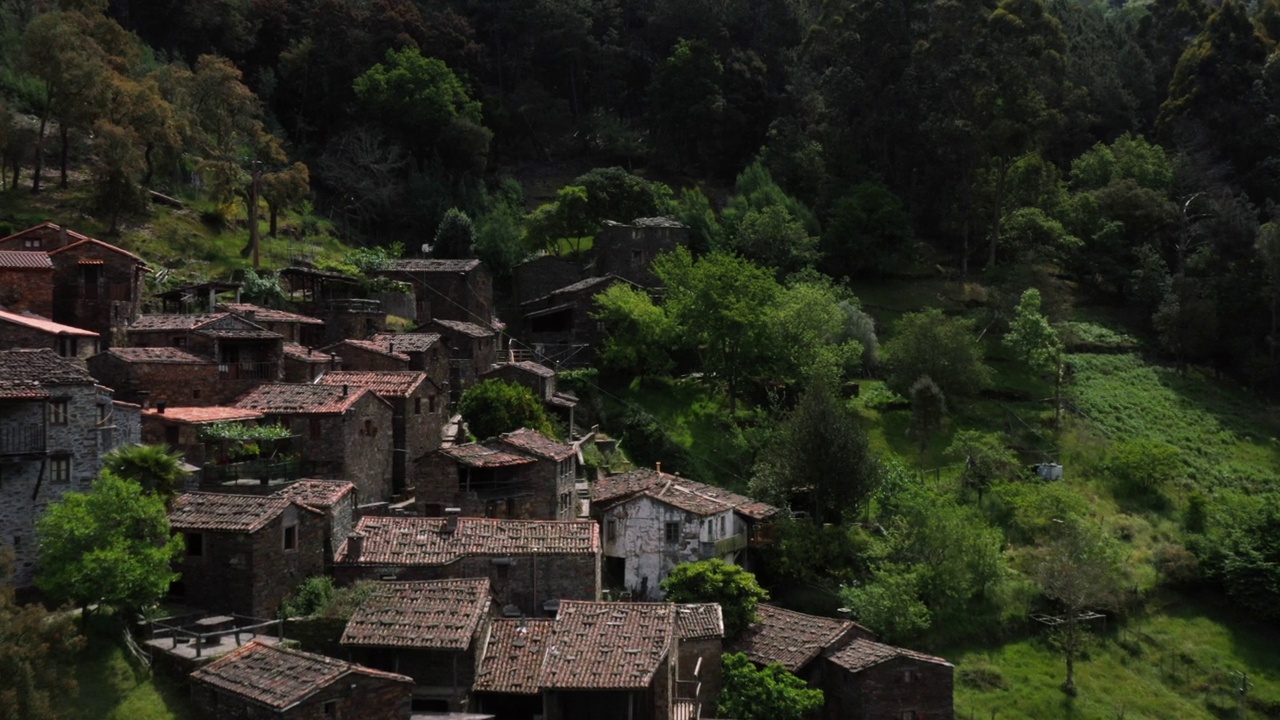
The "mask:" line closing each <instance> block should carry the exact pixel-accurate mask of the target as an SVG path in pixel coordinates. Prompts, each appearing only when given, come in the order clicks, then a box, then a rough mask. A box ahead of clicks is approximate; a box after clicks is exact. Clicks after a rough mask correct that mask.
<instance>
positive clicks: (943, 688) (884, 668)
mask: <svg viewBox="0 0 1280 720" xmlns="http://www.w3.org/2000/svg"><path fill="white" fill-rule="evenodd" d="M823 662H824V667H823V677H822V679H821V687H822V690H823V693H824V695H825V698H826V713H825V714H826V717H828V718H831V720H879V718H911V719H912V720H951V719H952V718H954V717H955V708H954V704H953V698H954V694H955V667H954V666H953V665H952V664H951V663H949V662H947V661H946V660H943V659H942V658H940V657H934V656H933V655H926V654H924V653H920V652H916V651H914V650H907V649H905V648H900V647H894V646H892V645H885V644H883V643H878V642H875V641H873V640H867V639H864V638H856V639H854V640H853V641H852V642H850V643H849V644H847V645H845V646H844V647H843V648H840V649H839V650H836V651H835V652H832V653H830V654H829V655H827V656H826V657H825V658H824V660H823Z"/></svg>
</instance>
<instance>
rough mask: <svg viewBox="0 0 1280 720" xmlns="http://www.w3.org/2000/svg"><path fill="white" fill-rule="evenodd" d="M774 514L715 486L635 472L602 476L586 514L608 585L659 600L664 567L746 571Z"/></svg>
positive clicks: (658, 473)
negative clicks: (723, 566) (599, 539)
mask: <svg viewBox="0 0 1280 720" xmlns="http://www.w3.org/2000/svg"><path fill="white" fill-rule="evenodd" d="M777 512H778V510H777V508H774V507H772V506H769V505H766V504H764V503H760V502H757V501H755V500H752V499H751V498H748V497H746V496H743V495H739V494H737V493H733V492H729V491H727V490H724V489H723V488H718V487H714V486H712V485H707V484H705V483H700V482H696V481H693V480H689V479H687V478H682V477H679V476H676V475H668V474H666V473H663V472H661V471H660V470H653V469H648V468H641V469H639V470H633V471H631V472H629V473H624V474H621V475H615V476H612V477H608V478H604V479H602V480H600V481H598V482H596V483H595V484H594V486H593V487H592V490H591V514H592V516H593V517H596V518H597V519H598V520H599V521H600V523H601V525H602V526H603V528H604V555H605V575H606V577H607V579H608V582H609V583H610V586H611V587H612V586H617V587H621V588H625V589H627V590H629V591H630V592H631V593H632V595H633V596H634V597H637V598H661V597H662V596H663V593H662V589H661V587H660V585H661V583H662V581H663V580H664V579H666V577H667V575H668V574H669V573H670V572H671V570H672V568H674V567H675V566H676V565H679V564H681V563H686V562H696V561H699V560H709V559H711V558H719V559H721V560H724V561H725V562H728V563H731V564H735V565H743V566H746V567H750V565H751V562H750V557H749V552H748V551H749V548H750V546H751V538H752V536H753V534H754V533H756V529H757V526H758V524H759V523H760V522H762V521H764V520H767V519H768V518H770V517H772V516H773V515H774V514H776V513H777Z"/></svg>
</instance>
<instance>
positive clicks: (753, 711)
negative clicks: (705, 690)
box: [716, 653, 823, 720]
mask: <svg viewBox="0 0 1280 720" xmlns="http://www.w3.org/2000/svg"><path fill="white" fill-rule="evenodd" d="M722 661H723V663H724V687H723V688H722V689H721V690H720V697H719V699H718V700H717V704H716V711H717V713H718V714H719V715H721V716H722V717H733V718H742V720H803V719H804V718H807V717H812V716H813V715H814V714H815V713H817V712H818V711H819V710H821V709H822V703H823V696H822V691H821V690H817V689H813V688H810V687H809V686H808V684H806V683H805V681H804V680H801V679H800V678H798V677H796V676H795V675H793V674H792V673H791V672H790V671H788V670H787V669H786V668H785V667H783V666H782V665H780V664H778V663H773V664H772V665H767V666H765V667H763V668H757V667H756V666H755V665H754V664H753V663H752V662H751V660H749V659H748V658H747V656H746V654H744V653H727V654H725V655H724V657H723V659H722Z"/></svg>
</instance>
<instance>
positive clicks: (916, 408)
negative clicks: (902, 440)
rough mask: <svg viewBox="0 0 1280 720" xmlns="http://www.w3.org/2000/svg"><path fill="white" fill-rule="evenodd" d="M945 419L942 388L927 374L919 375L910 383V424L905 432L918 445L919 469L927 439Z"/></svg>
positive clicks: (945, 403) (945, 404)
mask: <svg viewBox="0 0 1280 720" xmlns="http://www.w3.org/2000/svg"><path fill="white" fill-rule="evenodd" d="M946 419H947V398H946V396H945V395H943V394H942V388H940V387H938V384H937V383H935V382H934V381H933V379H932V378H930V377H929V376H928V375H921V376H920V377H919V378H918V379H917V380H916V381H915V383H913V384H912V385H911V426H910V427H909V428H907V433H908V434H910V435H911V437H912V439H914V440H915V441H916V442H917V443H918V444H919V446H920V469H921V470H922V471H923V470H924V451H925V449H926V448H928V447H929V441H930V440H932V439H933V436H934V435H937V434H938V432H939V431H940V430H942V423H943V422H945V421H946Z"/></svg>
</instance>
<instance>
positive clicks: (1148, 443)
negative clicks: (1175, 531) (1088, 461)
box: [1102, 439, 1182, 494]
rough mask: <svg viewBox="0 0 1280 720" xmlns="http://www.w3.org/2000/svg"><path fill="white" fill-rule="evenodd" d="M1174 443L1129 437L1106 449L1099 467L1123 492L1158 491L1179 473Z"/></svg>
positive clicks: (1177, 455)
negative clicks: (1104, 456)
mask: <svg viewBox="0 0 1280 720" xmlns="http://www.w3.org/2000/svg"><path fill="white" fill-rule="evenodd" d="M1179 455H1180V453H1179V452H1178V449H1177V448H1176V447H1173V446H1172V445H1169V444H1168V443H1162V442H1159V441H1156V440H1142V439H1137V440H1128V441H1125V442H1120V443H1116V444H1115V445H1114V446H1112V447H1111V449H1110V450H1109V451H1108V452H1107V456H1106V459H1105V460H1104V461H1103V463H1102V471H1103V472H1104V473H1106V475H1107V477H1108V478H1109V479H1110V480H1111V481H1112V482H1113V483H1115V484H1116V486H1117V489H1119V490H1120V491H1121V492H1122V493H1130V494H1136V493H1151V492H1159V490H1160V489H1161V487H1162V486H1164V485H1165V484H1166V483H1168V482H1169V481H1171V480H1173V479H1174V478H1176V477H1178V476H1179V475H1180V474H1181V473H1182V463H1181V461H1180V458H1179Z"/></svg>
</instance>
